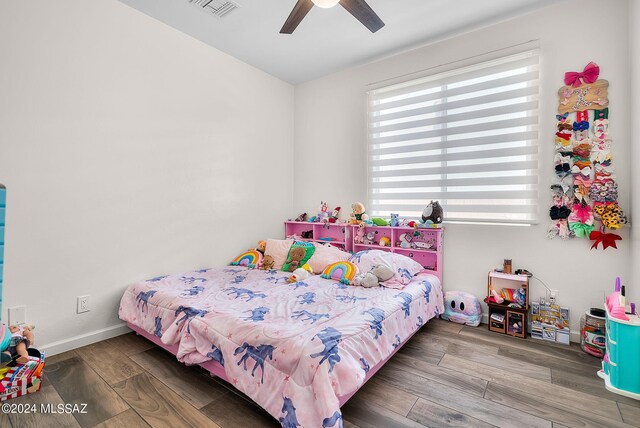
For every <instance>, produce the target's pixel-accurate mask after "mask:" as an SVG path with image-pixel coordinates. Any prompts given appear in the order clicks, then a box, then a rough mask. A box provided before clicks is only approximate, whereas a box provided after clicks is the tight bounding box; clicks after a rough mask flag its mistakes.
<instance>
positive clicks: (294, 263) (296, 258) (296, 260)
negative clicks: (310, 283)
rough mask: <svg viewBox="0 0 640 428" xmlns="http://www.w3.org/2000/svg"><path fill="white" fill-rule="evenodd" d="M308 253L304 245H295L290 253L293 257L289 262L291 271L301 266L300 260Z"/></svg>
mask: <svg viewBox="0 0 640 428" xmlns="http://www.w3.org/2000/svg"><path fill="white" fill-rule="evenodd" d="M306 254H307V250H305V249H304V248H302V247H295V248H292V249H291V252H290V253H289V257H290V258H291V262H289V272H293V271H294V270H296V269H298V267H300V261H301V260H302V259H303V258H304V256H305V255H306Z"/></svg>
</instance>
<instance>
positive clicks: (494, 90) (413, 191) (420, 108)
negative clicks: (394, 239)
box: [368, 51, 539, 224]
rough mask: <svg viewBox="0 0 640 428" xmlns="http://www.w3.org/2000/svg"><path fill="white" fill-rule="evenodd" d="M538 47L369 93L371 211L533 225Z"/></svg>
mask: <svg viewBox="0 0 640 428" xmlns="http://www.w3.org/2000/svg"><path fill="white" fill-rule="evenodd" d="M538 61H539V54H538V51H529V52H526V53H521V54H518V55H513V56H509V57H505V58H501V59H498V60H493V61H489V62H483V63H481V64H476V65H474V66H470V67H465V68H461V69H457V70H452V71H449V72H446V73H441V74H438V75H434V76H429V77H426V78H421V79H417V80H412V81H409V82H405V83H402V84H398V85H394V86H389V87H385V88H380V89H376V90H373V91H371V92H369V93H368V95H369V113H368V114H369V116H368V122H369V211H370V214H372V215H374V216H388V215H389V214H390V213H392V212H393V213H398V214H400V215H401V216H403V217H409V218H418V217H419V216H420V214H421V213H422V210H423V209H424V207H425V206H426V204H427V203H428V202H429V201H430V200H432V199H433V200H439V201H440V203H441V205H442V206H443V208H444V210H445V220H446V221H461V222H492V223H522V224H532V223H535V222H536V220H537V211H538V208H537V200H538V185H537V183H538V175H537V174H538V172H537V171H538V90H539V89H538V78H539V76H538V74H539V71H538Z"/></svg>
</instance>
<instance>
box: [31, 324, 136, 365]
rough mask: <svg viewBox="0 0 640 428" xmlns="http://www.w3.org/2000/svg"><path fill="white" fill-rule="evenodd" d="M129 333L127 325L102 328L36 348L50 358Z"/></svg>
mask: <svg viewBox="0 0 640 428" xmlns="http://www.w3.org/2000/svg"><path fill="white" fill-rule="evenodd" d="M129 332H131V329H130V328H129V327H127V324H125V323H122V324H117V325H112V326H111V327H107V328H102V329H100V330H95V331H90V332H89V333H85V334H81V335H79V336H74V337H70V338H68V339H63V340H59V341H57V342H52V343H47V344H46V345H42V346H38V349H40V350H41V351H44V352H45V354H46V356H48V357H50V356H52V355H56V354H61V353H63V352H66V351H70V350H72V349H76V348H80V347H82V346H86V345H91V344H92V343H96V342H100V341H101V340H106V339H111V338H112V337H116V336H120V335H123V334H126V333H129Z"/></svg>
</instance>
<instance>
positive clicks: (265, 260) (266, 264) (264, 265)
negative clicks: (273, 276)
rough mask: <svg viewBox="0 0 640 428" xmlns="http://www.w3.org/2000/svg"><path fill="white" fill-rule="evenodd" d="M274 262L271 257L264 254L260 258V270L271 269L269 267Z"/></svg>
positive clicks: (271, 267) (271, 266)
mask: <svg viewBox="0 0 640 428" xmlns="http://www.w3.org/2000/svg"><path fill="white" fill-rule="evenodd" d="M274 263H275V261H274V260H273V257H271V256H264V257H263V258H262V263H261V264H260V269H262V270H271V269H273V265H274Z"/></svg>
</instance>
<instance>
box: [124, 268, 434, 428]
mask: <svg viewBox="0 0 640 428" xmlns="http://www.w3.org/2000/svg"><path fill="white" fill-rule="evenodd" d="M289 276H290V274H289V273H286V272H280V271H276V270H270V271H261V270H256V269H247V268H245V267H241V266H229V267H225V268H219V269H206V270H199V271H194V272H188V273H184V274H178V275H170V276H164V277H158V278H153V279H150V280H147V281H143V282H139V283H136V284H133V285H131V286H129V287H128V289H127V290H126V292H125V293H124V296H123V297H122V301H121V304H120V311H119V314H120V318H121V319H122V320H124V321H126V322H129V323H131V324H133V325H135V326H137V327H139V328H141V329H143V330H145V331H146V332H148V333H149V334H153V335H155V336H157V337H159V338H161V340H162V342H164V343H165V344H168V345H177V346H178V352H177V357H178V360H180V361H182V362H184V363H186V364H199V363H203V362H205V361H208V360H211V359H213V360H215V361H217V362H218V363H219V364H220V365H221V366H223V367H224V371H225V373H226V377H227V380H228V381H229V382H231V383H232V384H233V385H234V386H235V387H236V388H237V389H239V390H240V391H242V392H244V393H245V394H247V395H248V396H249V397H251V398H252V399H253V400H254V401H255V402H256V403H258V404H259V405H260V406H262V407H263V408H264V409H266V410H267V411H268V412H269V413H271V415H273V416H274V417H275V418H276V419H277V420H279V421H280V422H281V424H282V425H283V426H286V427H298V426H301V427H308V428H312V427H338V426H342V416H341V413H340V404H339V397H342V396H348V395H350V394H352V393H353V392H354V391H356V390H357V389H358V388H359V387H360V386H362V384H363V383H364V381H365V377H366V375H367V372H368V371H369V369H370V368H371V367H374V366H375V365H377V364H379V363H381V362H383V361H384V360H385V359H386V358H387V357H388V356H389V355H391V354H392V353H393V352H394V351H395V349H396V348H397V347H398V346H400V344H401V343H402V342H404V341H405V340H406V339H407V338H408V337H410V336H411V335H412V334H413V333H414V332H415V331H416V330H417V329H419V328H420V327H421V326H422V325H423V324H424V323H425V322H427V321H428V320H429V319H431V318H433V317H435V316H437V315H438V314H440V313H442V312H443V310H444V308H443V299H442V289H441V286H440V283H439V280H438V279H437V278H436V277H435V276H433V275H430V274H426V273H420V274H418V275H417V276H415V277H414V278H413V279H412V280H411V281H410V282H409V283H408V284H407V285H406V286H405V287H404V288H403V289H402V290H396V289H388V288H382V287H375V288H363V287H354V286H347V285H344V284H342V283H340V282H339V281H336V280H332V279H324V278H321V277H320V276H319V275H317V276H312V277H310V278H307V279H305V280H304V281H300V282H294V283H288V281H287V279H288V278H289Z"/></svg>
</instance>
